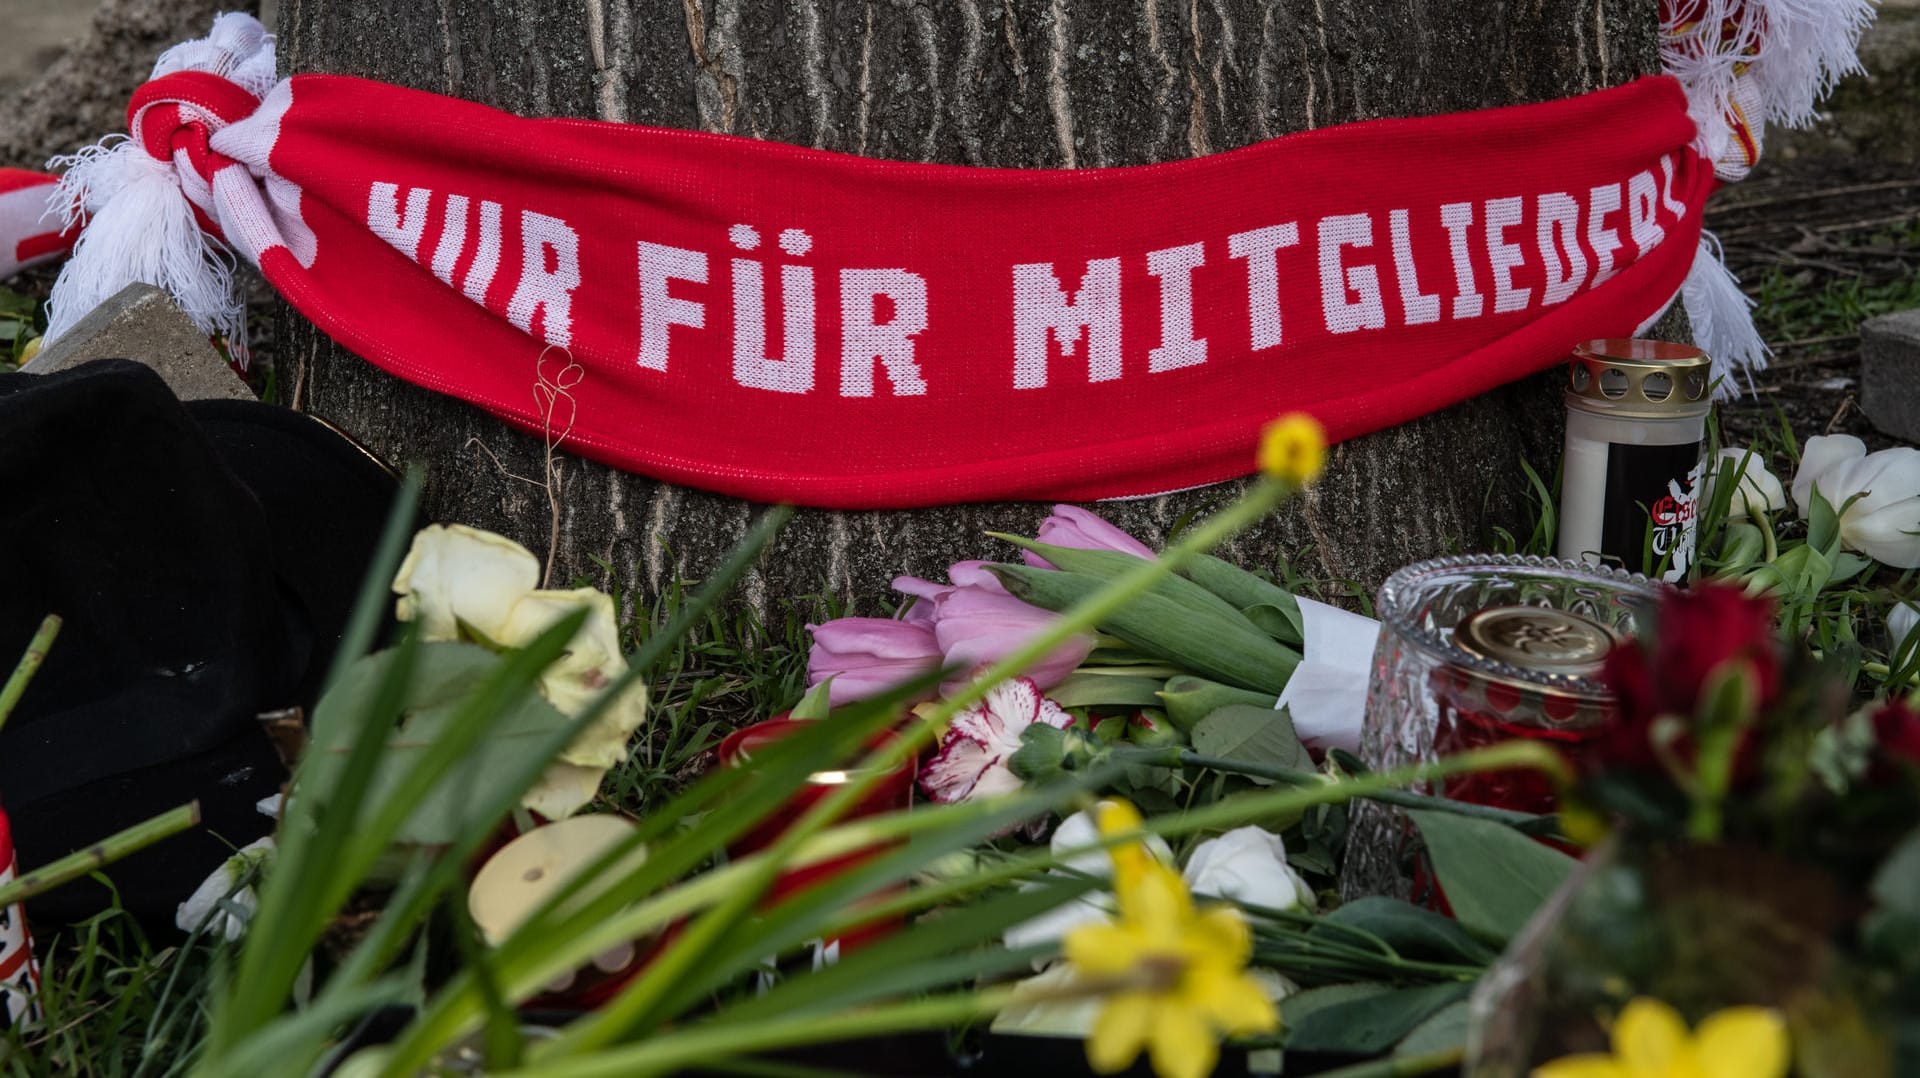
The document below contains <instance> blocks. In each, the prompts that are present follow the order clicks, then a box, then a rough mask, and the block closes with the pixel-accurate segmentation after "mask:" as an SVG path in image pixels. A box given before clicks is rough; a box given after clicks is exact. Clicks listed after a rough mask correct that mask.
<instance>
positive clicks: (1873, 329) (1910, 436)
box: [1860, 308, 1920, 442]
mask: <svg viewBox="0 0 1920 1078" xmlns="http://www.w3.org/2000/svg"><path fill="white" fill-rule="evenodd" d="M1860 408H1861V410H1862V411H1864V412H1866V413H1867V418H1868V419H1870V420H1872V421H1873V425H1874V426H1876V427H1878V428H1880V430H1882V431H1883V432H1885V433H1887V434H1891V435H1893V436H1894V437H1895V438H1900V439H1903V440H1905V441H1909V442H1920V308H1915V309H1914V310H1910V311H1896V312H1894V313H1893V314H1883V315H1881V316H1880V317H1878V318H1871V319H1868V320H1867V321H1866V322H1865V323H1864V324H1862V325H1861V327H1860Z"/></svg>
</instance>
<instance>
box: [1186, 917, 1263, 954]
mask: <svg viewBox="0 0 1920 1078" xmlns="http://www.w3.org/2000/svg"><path fill="white" fill-rule="evenodd" d="M1193 933H1194V937H1195V942H1197V943H1199V944H1200V945H1201V946H1204V947H1206V948H1207V949H1208V950H1209V951H1210V952H1212V953H1215V954H1218V955H1219V956H1220V957H1221V958H1223V959H1226V960H1228V961H1230V962H1231V963H1232V964H1233V965H1234V966H1235V967H1236V968H1237V967H1239V966H1244V965H1246V964H1247V959H1248V958H1249V957H1251V956H1252V955H1253V933H1252V932H1251V931H1249V930H1248V928H1247V919H1246V918H1245V917H1242V916H1241V915H1240V911H1239V910H1237V909H1234V908H1233V907H1232V906H1215V907H1213V908H1211V909H1208V910H1205V911H1203V912H1202V913H1201V914H1200V916H1199V917H1198V918H1197V919H1196V920H1195V921H1194V926H1193Z"/></svg>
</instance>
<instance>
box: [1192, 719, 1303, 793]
mask: <svg viewBox="0 0 1920 1078" xmlns="http://www.w3.org/2000/svg"><path fill="white" fill-rule="evenodd" d="M1193 749H1194V751H1195V752H1197V753H1199V754H1200V755H1202V756H1217V757H1219V758H1220V759H1223V760H1231V761H1233V762H1234V763H1237V764H1257V765H1260V766H1263V767H1284V768H1288V769H1291V770H1294V771H1311V770H1313V760H1312V758H1310V757H1309V756H1308V755H1307V749H1306V746H1305V745H1302V744H1301V743H1300V735H1298V734H1296V733H1294V732H1293V720H1292V719H1291V718H1289V717H1288V716H1287V713H1286V712H1285V711H1276V710H1274V709H1273V708H1270V707H1253V706H1250V705H1247V704H1229V705H1227V706H1226V707H1223V708H1218V709H1216V710H1215V711H1214V712H1213V713H1212V714H1210V715H1208V716H1207V717H1206V718H1204V719H1201V720H1200V721H1199V722H1197V723H1195V724H1194V726H1193ZM1253 781H1254V782H1257V783H1259V784H1261V785H1263V786H1264V785H1267V784H1269V783H1271V782H1272V781H1273V780H1272V779H1264V778H1255V779H1254V780H1253Z"/></svg>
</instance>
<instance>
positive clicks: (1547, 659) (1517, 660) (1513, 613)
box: [1453, 606, 1620, 677]
mask: <svg viewBox="0 0 1920 1078" xmlns="http://www.w3.org/2000/svg"><path fill="white" fill-rule="evenodd" d="M1619 640H1620V637H1619V635H1618V634H1617V633H1615V632H1614V631H1613V630H1612V629H1609V628H1608V627H1606V626H1605V625H1602V624H1600V623H1599V622H1597V621H1593V620H1591V619H1589V618H1583V617H1581V616H1580V615H1578V614H1571V613H1568V612H1567V611H1565V610H1558V609H1555V608H1553V607H1549V606H1490V607H1487V608H1485V609H1483V610H1477V611H1475V612H1473V613H1472V614H1469V615H1467V617H1466V618H1465V619H1463V620H1462V621H1461V622H1460V624H1459V625H1458V626H1456V627H1455V628H1454V630H1453V642H1454V645H1455V646H1456V647H1458V648H1459V649H1460V650H1462V651H1464V652H1466V653H1467V654H1469V655H1474V656H1477V657H1479V658H1482V659H1491V660H1493V661H1494V662H1499V663H1505V664H1507V665H1508V666H1513V667H1518V668H1520V669H1522V670H1532V671H1536V672H1539V673H1544V674H1559V675H1563V676H1572V677H1590V676H1592V675H1594V674H1597V673H1599V672H1600V668H1601V666H1602V665H1604V664H1605V662H1606V658H1607V652H1608V651H1611V650H1612V649H1613V646H1614V644H1616V643H1618V642H1619Z"/></svg>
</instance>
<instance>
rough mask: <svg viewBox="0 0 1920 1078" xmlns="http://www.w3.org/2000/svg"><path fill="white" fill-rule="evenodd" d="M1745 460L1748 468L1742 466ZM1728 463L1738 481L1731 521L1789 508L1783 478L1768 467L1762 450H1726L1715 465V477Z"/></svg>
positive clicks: (1729, 511) (1730, 506)
mask: <svg viewBox="0 0 1920 1078" xmlns="http://www.w3.org/2000/svg"><path fill="white" fill-rule="evenodd" d="M1742 461H1745V462H1746V466H1745V467H1742V466H1741V462H1742ZM1728 462H1731V464H1732V475H1733V477H1734V481H1735V486H1734V490H1733V498H1732V500H1730V501H1728V502H1727V519H1728V520H1741V519H1743V518H1746V517H1750V516H1763V515H1765V514H1767V513H1771V512H1773V511H1775V510H1778V509H1785V508H1786V507H1787V492H1786V490H1785V489H1783V488H1782V487H1781V486H1780V477H1779V476H1776V475H1774V474H1773V473H1772V472H1770V471H1768V470H1767V465H1766V462H1765V461H1763V460H1762V459H1761V458H1760V455H1759V454H1758V453H1751V454H1750V453H1749V451H1748V450H1745V449H1735V448H1731V447H1729V448H1726V449H1722V450H1721V451H1720V456H1719V458H1718V459H1717V460H1716V461H1715V462H1714V466H1713V474H1714V478H1715V479H1718V478H1719V476H1720V469H1722V468H1724V467H1727V466H1728Z"/></svg>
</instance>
